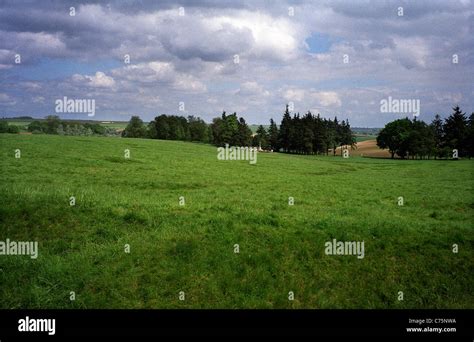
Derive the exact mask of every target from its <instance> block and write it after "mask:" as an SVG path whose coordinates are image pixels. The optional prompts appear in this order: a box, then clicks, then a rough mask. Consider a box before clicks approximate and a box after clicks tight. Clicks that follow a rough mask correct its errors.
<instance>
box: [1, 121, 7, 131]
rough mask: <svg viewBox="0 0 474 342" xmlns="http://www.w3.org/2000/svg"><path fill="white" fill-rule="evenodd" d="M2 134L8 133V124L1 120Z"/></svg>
mask: <svg viewBox="0 0 474 342" xmlns="http://www.w3.org/2000/svg"><path fill="white" fill-rule="evenodd" d="M0 133H8V122H7V121H5V120H0Z"/></svg>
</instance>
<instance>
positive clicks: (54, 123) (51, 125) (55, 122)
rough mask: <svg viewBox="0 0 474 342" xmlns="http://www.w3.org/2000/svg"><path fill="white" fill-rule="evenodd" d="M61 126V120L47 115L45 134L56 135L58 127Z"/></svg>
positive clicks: (55, 116)
mask: <svg viewBox="0 0 474 342" xmlns="http://www.w3.org/2000/svg"><path fill="white" fill-rule="evenodd" d="M60 124H61V120H60V119H59V116H57V115H48V116H47V117H46V130H45V133H47V134H57V132H58V127H59V125H60Z"/></svg>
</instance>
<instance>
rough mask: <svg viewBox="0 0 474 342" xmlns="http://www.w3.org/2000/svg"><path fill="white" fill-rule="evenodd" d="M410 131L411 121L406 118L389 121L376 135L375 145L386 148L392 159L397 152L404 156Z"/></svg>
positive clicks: (401, 156)
mask: <svg viewBox="0 0 474 342" xmlns="http://www.w3.org/2000/svg"><path fill="white" fill-rule="evenodd" d="M410 131H411V121H410V119H408V118H405V119H398V120H395V121H392V122H389V123H388V124H386V125H385V127H384V128H383V129H382V130H381V131H380V132H379V134H378V136H377V146H378V147H380V148H381V149H388V151H389V152H390V154H391V156H392V159H393V157H394V156H395V154H397V155H398V156H399V157H400V158H402V159H403V158H405V157H406V155H407V153H408V150H409V149H408V147H409V144H408V135H409V133H410Z"/></svg>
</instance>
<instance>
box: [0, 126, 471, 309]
mask: <svg viewBox="0 0 474 342" xmlns="http://www.w3.org/2000/svg"><path fill="white" fill-rule="evenodd" d="M15 149H20V150H21V158H20V159H15V157H14V154H15ZM125 149H129V150H130V153H131V158H130V159H125V158H124V150H125ZM216 155H217V154H216V148H215V147H212V146H209V145H200V144H193V143H185V142H173V141H159V140H142V139H111V138H101V137H69V136H67V137H65V136H63V137H61V136H51V135H9V134H1V135H0V156H1V162H0V165H1V173H2V181H1V185H0V240H2V241H4V240H5V239H7V238H9V239H10V240H19V241H32V240H33V241H34V240H36V241H38V243H39V256H38V258H37V259H31V258H30V257H28V256H3V255H2V256H0V307H1V308H473V307H474V292H473V291H472V290H473V283H474V252H473V247H474V231H473V214H474V195H473V194H474V193H473V185H474V177H473V176H474V161H469V160H462V161H433V160H430V161H411V160H407V161H401V160H387V159H366V158H360V157H353V158H349V159H342V158H340V157H315V156H297V155H285V154H278V153H267V154H265V153H261V154H259V155H258V162H257V163H256V164H255V165H251V164H249V163H248V162H245V161H218V160H217V158H216ZM70 196H75V198H76V205H75V206H70V203H69V198H70ZM180 196H184V199H185V205H184V206H180V205H179V197H180ZM290 196H291V197H294V200H295V203H294V205H293V206H289V205H288V197H290ZM399 196H402V197H403V198H404V206H398V205H397V198H398V197H399ZM332 239H337V240H340V241H364V242H365V258H363V259H358V258H357V257H355V256H347V255H346V256H330V255H326V254H325V246H324V244H325V242H327V241H331V240H332ZM126 244H129V245H130V253H126V252H125V251H124V246H125V245H126ZM235 244H238V245H239V249H240V253H234V245H235ZM453 244H458V246H459V252H458V253H457V254H456V253H453V251H452V245H453ZM70 291H74V292H75V295H76V299H75V301H70ZM180 291H183V292H184V294H185V297H184V299H185V300H182V301H181V300H179V293H180ZM289 291H293V292H294V296H295V298H294V300H293V301H289V300H288V293H289ZM399 291H403V297H404V298H403V301H399V300H398V292H399Z"/></svg>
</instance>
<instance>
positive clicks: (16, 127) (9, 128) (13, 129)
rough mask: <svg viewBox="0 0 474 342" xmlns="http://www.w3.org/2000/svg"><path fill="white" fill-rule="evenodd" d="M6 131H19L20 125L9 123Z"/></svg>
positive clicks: (16, 132)
mask: <svg viewBox="0 0 474 342" xmlns="http://www.w3.org/2000/svg"><path fill="white" fill-rule="evenodd" d="M8 133H15V134H18V133H20V127H18V126H16V125H10V126H8Z"/></svg>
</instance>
